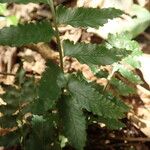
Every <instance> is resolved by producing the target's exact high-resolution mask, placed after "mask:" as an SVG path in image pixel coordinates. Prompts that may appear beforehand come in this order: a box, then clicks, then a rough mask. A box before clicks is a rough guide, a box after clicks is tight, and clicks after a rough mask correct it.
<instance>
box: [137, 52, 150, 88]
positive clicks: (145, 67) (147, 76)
mask: <svg viewBox="0 0 150 150" xmlns="http://www.w3.org/2000/svg"><path fill="white" fill-rule="evenodd" d="M139 61H140V63H141V67H140V70H141V72H142V75H143V78H144V80H145V81H146V83H147V84H148V85H149V87H150V69H149V67H150V54H143V55H142V56H141V57H139Z"/></svg>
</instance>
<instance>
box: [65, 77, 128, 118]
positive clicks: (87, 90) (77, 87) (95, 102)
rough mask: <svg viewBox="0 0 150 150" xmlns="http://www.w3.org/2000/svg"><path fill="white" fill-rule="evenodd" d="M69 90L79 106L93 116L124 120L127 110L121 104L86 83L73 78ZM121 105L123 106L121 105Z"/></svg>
mask: <svg viewBox="0 0 150 150" xmlns="http://www.w3.org/2000/svg"><path fill="white" fill-rule="evenodd" d="M68 90H69V91H70V93H71V95H72V96H73V98H74V99H76V101H77V103H78V105H79V106H80V107H81V108H84V109H86V110H87V111H89V112H92V113H93V114H96V115H99V116H103V117H106V118H116V119H117V118H122V117H123V116H124V112H126V111H127V110H125V109H124V107H122V104H121V103H116V101H114V102H113V101H112V100H110V98H109V97H105V96H102V95H101V94H100V93H99V92H98V91H96V90H95V89H94V88H93V87H92V86H90V85H89V84H88V83H87V82H86V81H83V80H82V81H81V80H78V79H77V78H75V77H71V78H70V81H69V83H68ZM120 104H121V105H120Z"/></svg>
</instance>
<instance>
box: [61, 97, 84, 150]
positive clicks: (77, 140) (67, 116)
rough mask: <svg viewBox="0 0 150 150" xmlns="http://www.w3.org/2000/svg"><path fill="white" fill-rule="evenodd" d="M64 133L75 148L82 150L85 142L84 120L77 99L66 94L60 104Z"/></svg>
mask: <svg viewBox="0 0 150 150" xmlns="http://www.w3.org/2000/svg"><path fill="white" fill-rule="evenodd" d="M60 115H61V118H62V123H63V127H64V134H65V136H66V137H67V138H68V140H69V143H70V144H71V145H72V146H73V147H74V148H76V149H77V150H83V148H84V146H85V142H86V120H85V117H84V115H83V112H82V109H81V107H80V106H79V104H78V103H77V101H76V100H75V99H74V98H72V97H70V96H68V97H64V98H63V100H62V103H61V104H60Z"/></svg>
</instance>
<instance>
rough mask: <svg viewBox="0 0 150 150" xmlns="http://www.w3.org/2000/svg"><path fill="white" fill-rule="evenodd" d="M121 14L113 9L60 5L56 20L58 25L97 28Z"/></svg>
mask: <svg viewBox="0 0 150 150" xmlns="http://www.w3.org/2000/svg"><path fill="white" fill-rule="evenodd" d="M122 14H123V12H122V11H121V10H118V9H115V8H105V9H99V8H84V7H80V8H66V7H65V6H62V5H60V6H58V7H57V10H56V16H57V18H56V19H57V22H58V23H59V24H65V25H68V24H69V25H71V26H73V27H94V28H98V27H99V26H102V25H104V24H105V23H107V21H108V19H113V18H116V17H119V16H120V15H122Z"/></svg>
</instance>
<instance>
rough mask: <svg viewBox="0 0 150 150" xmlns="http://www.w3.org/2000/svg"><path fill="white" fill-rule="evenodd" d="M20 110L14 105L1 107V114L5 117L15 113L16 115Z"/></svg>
mask: <svg viewBox="0 0 150 150" xmlns="http://www.w3.org/2000/svg"><path fill="white" fill-rule="evenodd" d="M17 110H18V108H17V107H16V106H12V105H8V104H7V105H0V112H1V113H2V114H3V115H7V116H10V115H12V114H13V113H15V112H16V111H17Z"/></svg>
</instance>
